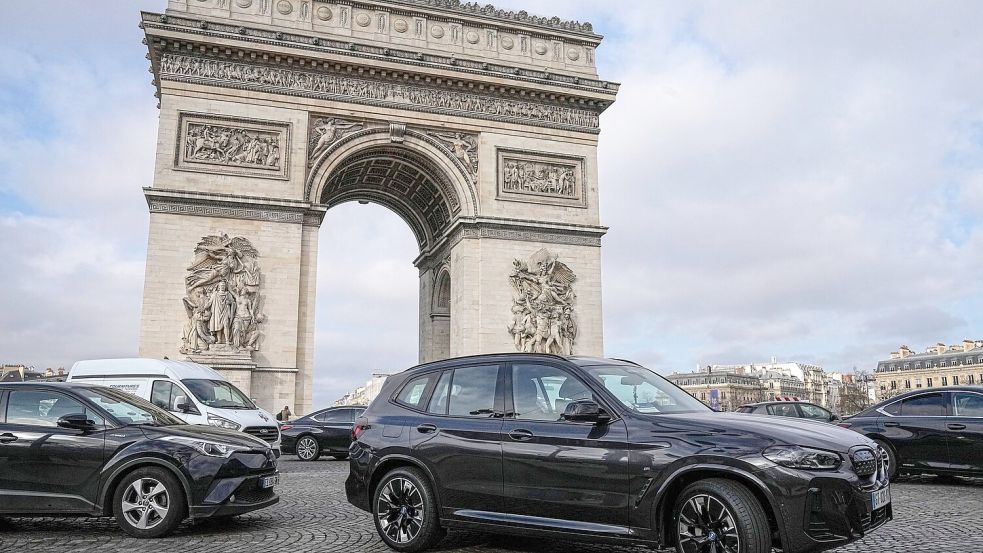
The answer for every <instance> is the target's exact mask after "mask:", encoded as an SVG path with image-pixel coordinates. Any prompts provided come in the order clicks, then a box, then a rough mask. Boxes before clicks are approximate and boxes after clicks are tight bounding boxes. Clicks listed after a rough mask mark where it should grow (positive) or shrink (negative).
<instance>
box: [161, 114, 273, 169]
mask: <svg viewBox="0 0 983 553" xmlns="http://www.w3.org/2000/svg"><path fill="white" fill-rule="evenodd" d="M289 158H290V124H289V123H276V122H272V121H260V120H256V119H244V118H238V117H225V116H216V115H206V114H199V113H183V112H182V113H180V114H179V115H178V133H177V146H176V147H175V150H174V167H175V169H178V170H183V171H197V172H203V173H220V174H227V175H242V176H249V177H263V178H273V179H282V180H286V179H287V178H289V174H288V167H289V162H290V159H289Z"/></svg>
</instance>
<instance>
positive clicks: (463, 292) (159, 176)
mask: <svg viewBox="0 0 983 553" xmlns="http://www.w3.org/2000/svg"><path fill="white" fill-rule="evenodd" d="M141 25H142V28H143V29H144V31H145V33H146V44H147V47H148V49H149V53H148V59H149V60H150V70H151V72H152V73H153V84H154V86H155V87H156V89H157V97H158V98H159V100H160V105H159V107H160V128H159V137H158V146H157V160H156V161H157V164H156V171H155V174H154V182H153V186H152V187H149V188H146V189H145V195H146V199H147V204H148V206H149V208H150V238H149V246H148V253H147V269H146V283H145V290H144V301H143V316H142V324H141V334H140V354H141V355H143V356H150V357H164V356H167V357H169V358H171V359H192V360H196V361H199V362H202V363H205V364H208V365H211V366H213V367H215V368H217V369H219V370H220V371H222V372H223V373H224V374H226V375H227V376H228V377H229V378H230V380H232V381H234V382H235V383H236V384H237V385H239V386H240V387H241V388H242V389H243V390H245V391H246V392H247V393H248V394H249V395H250V396H251V397H253V398H255V399H256V400H257V401H259V402H260V404H261V405H263V406H265V407H268V408H274V407H277V408H278V407H280V406H282V405H284V404H287V405H290V406H292V407H293V408H294V410H295V412H306V411H307V410H308V409H310V407H311V385H312V380H313V366H314V292H315V269H316V260H317V245H318V244H317V242H318V227H319V225H320V224H321V221H322V219H323V217H324V215H325V213H326V212H327V210H329V209H331V207H332V206H335V205H337V204H340V203H343V202H350V201H359V202H374V203H378V204H381V205H383V206H385V207H387V208H389V209H391V210H392V211H394V212H395V213H397V214H398V215H399V216H400V217H402V218H403V219H404V220H405V221H406V223H407V225H408V226H409V228H410V229H411V230H412V232H413V234H414V236H415V237H416V240H417V242H418V244H419V247H420V253H419V256H418V257H417V258H416V259H415V260H414V264H415V265H416V266H417V267H418V268H419V274H420V359H421V360H422V361H427V360H433V359H440V358H444V357H447V356H455V355H464V354H472V353H482V352H492V351H515V350H520V351H542V352H557V353H570V352H574V353H577V354H600V353H601V352H602V333H601V266H600V241H601V236H602V235H603V234H604V232H605V228H604V227H602V226H600V220H599V216H598V182H597V156H596V147H597V138H598V132H599V128H598V119H599V115H600V114H601V112H602V111H604V110H605V109H606V108H607V107H608V106H609V105H610V104H611V103H612V102H613V101H614V98H615V95H616V93H617V89H618V86H617V85H616V84H614V83H609V82H605V81H602V80H599V79H598V77H597V70H596V68H595V58H594V52H595V49H596V48H597V46H598V45H599V44H600V41H601V37H600V36H599V35H597V34H595V33H594V32H593V29H592V28H591V26H590V24H587V23H579V22H573V21H562V20H560V19H558V18H555V17H554V18H549V19H547V18H541V17H536V16H531V15H528V14H526V13H525V12H511V11H504V10H498V9H495V8H494V7H492V6H479V5H478V4H462V3H461V2H459V1H458V0H338V1H323V0H170V1H169V3H168V8H167V10H166V12H165V13H164V14H157V13H144V14H143V15H142V24H141ZM328 293H330V291H328ZM323 354H325V355H330V354H331V352H323Z"/></svg>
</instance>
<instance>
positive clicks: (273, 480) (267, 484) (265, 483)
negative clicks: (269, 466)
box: [259, 474, 280, 489]
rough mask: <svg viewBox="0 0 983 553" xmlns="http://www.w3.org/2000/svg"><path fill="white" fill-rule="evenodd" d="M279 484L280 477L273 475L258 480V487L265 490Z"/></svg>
mask: <svg viewBox="0 0 983 553" xmlns="http://www.w3.org/2000/svg"><path fill="white" fill-rule="evenodd" d="M279 483H280V475H279V474H274V475H273V476H264V477H262V478H260V479H259V487H260V488H263V489H266V488H272V487H273V486H276V485H277V484H279Z"/></svg>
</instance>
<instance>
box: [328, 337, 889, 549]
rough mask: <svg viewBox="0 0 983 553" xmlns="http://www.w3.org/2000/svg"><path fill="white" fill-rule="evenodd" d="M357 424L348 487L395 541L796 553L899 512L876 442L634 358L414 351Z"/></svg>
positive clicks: (841, 540)
mask: <svg viewBox="0 0 983 553" xmlns="http://www.w3.org/2000/svg"><path fill="white" fill-rule="evenodd" d="M353 434H354V435H355V442H354V443H353V444H352V447H351V461H350V463H351V470H350V474H349V477H348V480H347V481H346V484H345V489H346V493H347V496H348V500H349V501H350V502H351V503H352V504H353V505H355V506H356V507H358V508H360V509H363V510H365V511H368V512H370V513H372V515H373V516H372V518H373V520H374V522H375V525H376V530H377V531H378V533H379V535H380V537H381V538H382V540H383V541H384V542H385V543H386V545H388V546H389V547H390V548H392V549H394V550H397V551H405V552H414V551H421V550H424V549H427V548H429V547H432V546H433V545H435V544H436V543H437V541H439V540H440V539H441V537H442V536H443V534H444V532H445V530H446V529H448V528H470V529H476V530H485V531H497V532H505V533H509V534H533V535H540V536H551V537H555V538H575V539H584V540H591V541H597V542H614V543H636V544H642V545H654V546H661V547H675V548H676V550H677V551H679V552H682V553H696V552H728V553H768V552H770V551H771V550H772V547H780V548H781V549H782V550H783V551H785V552H786V553H800V552H812V551H823V550H826V549H831V548H833V547H837V546H840V545H843V544H845V543H848V542H851V541H853V540H856V539H858V538H860V537H862V536H864V535H865V534H866V533H868V532H870V531H871V530H873V529H874V528H876V527H878V526H880V525H882V524H884V523H885V522H886V521H888V520H890V519H891V518H892V505H891V491H890V487H889V485H888V477H887V472H886V465H885V463H884V461H883V457H882V454H881V452H880V451H879V449H878V447H877V445H876V444H875V443H874V442H872V441H871V440H869V439H867V438H865V437H863V436H860V435H858V434H856V433H853V432H849V431H847V430H844V429H842V428H839V427H837V426H835V425H830V424H827V423H819V422H813V421H807V420H800V419H785V418H779V417H764V416H758V415H742V414H733V413H716V412H713V411H711V410H710V409H709V408H708V407H706V406H705V405H703V404H702V403H700V402H699V401H698V400H696V399H694V398H693V397H692V396H690V395H689V394H688V393H686V392H685V391H683V390H682V389H680V388H678V387H677V386H675V385H673V384H672V383H670V382H669V381H667V380H666V379H664V378H662V377H661V376H659V375H657V374H655V373H654V372H652V371H650V370H648V369H646V368H644V367H641V366H639V365H636V364H634V363H631V362H627V361H619V360H611V359H597V358H580V357H571V358H566V357H558V356H552V355H534V354H500V355H485V356H477V357H468V358H459V359H450V360H446V361H440V362H436V363H431V364H427V365H421V366H418V367H415V368H413V369H410V370H408V371H406V372H404V373H401V374H399V375H396V376H393V377H390V378H389V380H388V381H387V383H386V384H385V385H384V386H383V389H382V391H381V394H380V395H379V397H377V398H376V400H375V401H374V402H373V403H372V405H371V406H370V407H369V408H368V409H367V410H366V412H365V413H364V414H363V416H361V417H359V419H358V420H357V421H356V422H355V428H354V432H353Z"/></svg>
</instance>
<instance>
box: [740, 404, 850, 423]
mask: <svg viewBox="0 0 983 553" xmlns="http://www.w3.org/2000/svg"><path fill="white" fill-rule="evenodd" d="M737 412H738V413H753V414H755V415H773V416H776V417H792V418H798V419H809V420H814V421H822V422H839V421H840V416H839V415H837V414H836V413H834V412H832V411H830V410H829V409H826V408H825V407H820V406H818V405H816V404H815V403H810V402H808V401H801V400H794V399H793V400H784V399H776V400H774V401H761V402H758V403H749V404H747V405H742V406H740V407H738V408H737Z"/></svg>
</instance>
